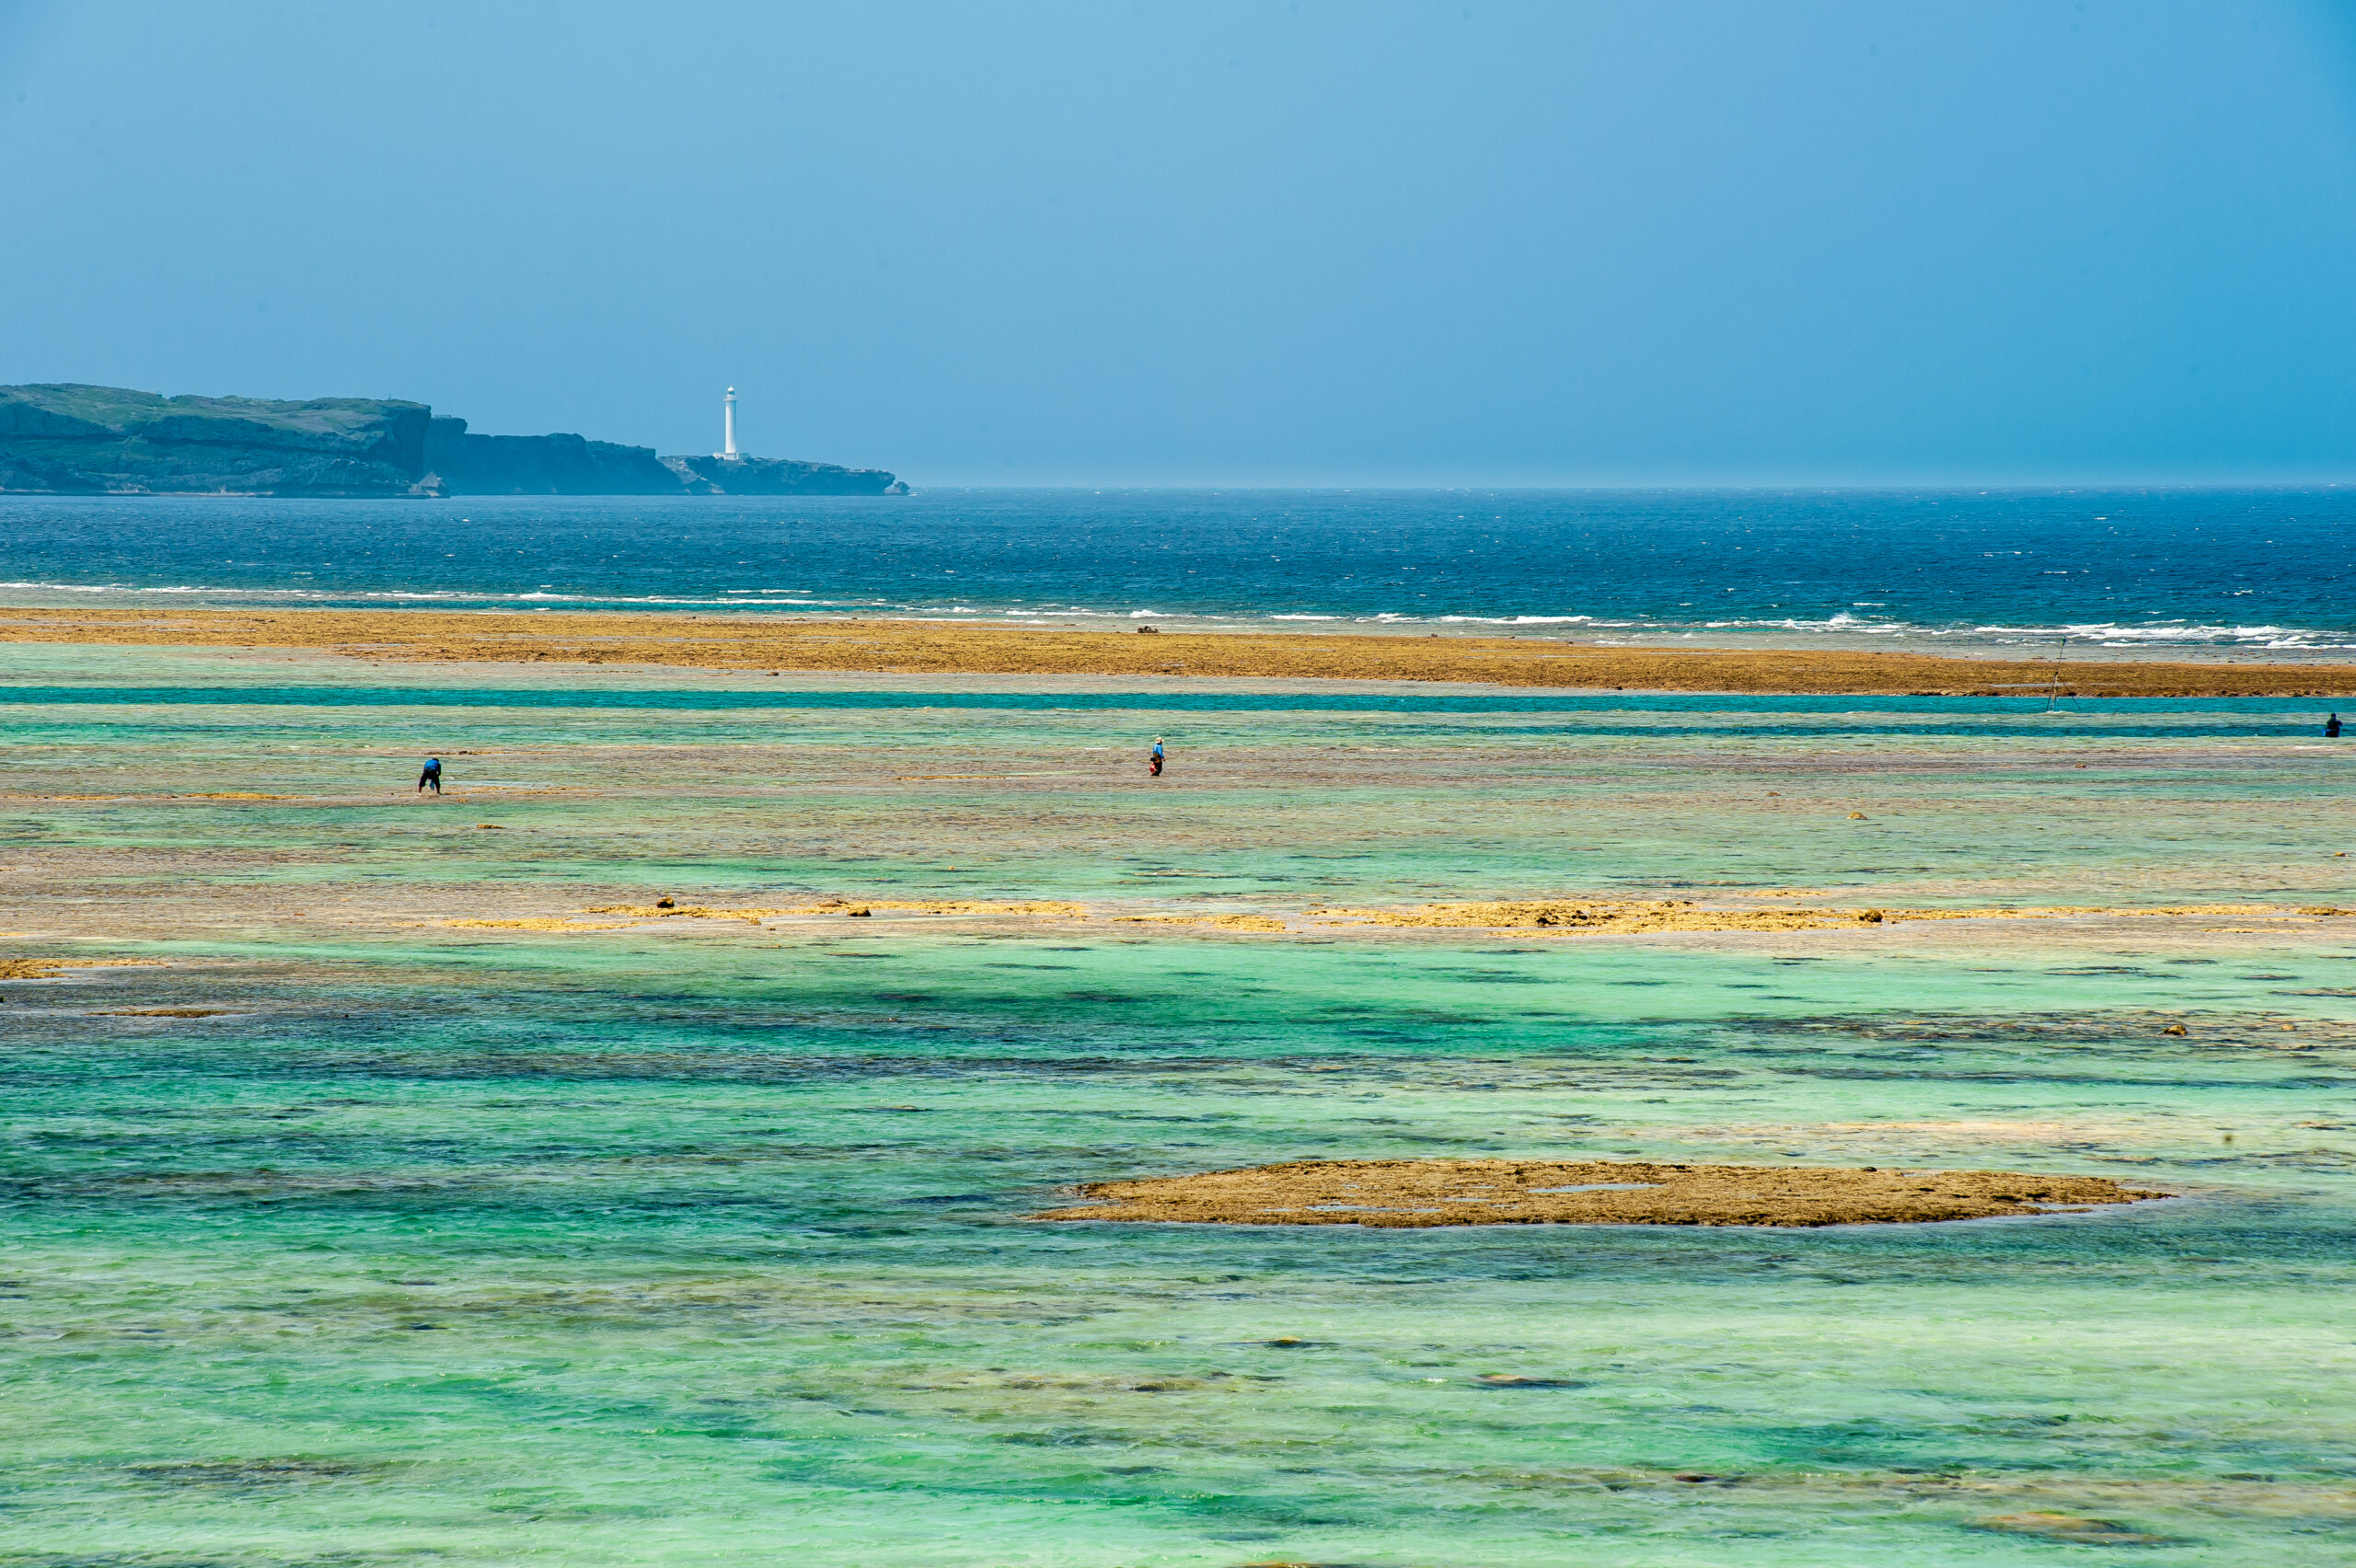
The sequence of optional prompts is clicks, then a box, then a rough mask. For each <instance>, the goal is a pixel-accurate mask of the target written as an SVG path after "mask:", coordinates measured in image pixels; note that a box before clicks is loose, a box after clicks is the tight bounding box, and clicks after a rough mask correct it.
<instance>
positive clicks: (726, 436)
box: [712, 386, 744, 458]
mask: <svg viewBox="0 0 2356 1568" xmlns="http://www.w3.org/2000/svg"><path fill="white" fill-rule="evenodd" d="M720 434H721V444H722V446H724V447H725V448H726V450H725V451H722V452H715V453H713V454H712V455H713V456H714V457H728V458H736V457H741V456H743V455H744V454H743V453H741V452H739V451H737V450H736V388H734V387H733V386H731V387H730V388H729V389H728V396H727V398H725V399H723V400H722V403H721V405H720Z"/></svg>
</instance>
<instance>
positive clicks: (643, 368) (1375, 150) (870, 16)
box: [0, 0, 2356, 484]
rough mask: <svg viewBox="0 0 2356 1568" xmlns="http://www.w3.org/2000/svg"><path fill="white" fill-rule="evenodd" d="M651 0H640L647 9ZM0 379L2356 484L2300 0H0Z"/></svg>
mask: <svg viewBox="0 0 2356 1568" xmlns="http://www.w3.org/2000/svg"><path fill="white" fill-rule="evenodd" d="M658 12H659V14H658ZM0 212H5V213H6V214H7V221H6V223H5V224H0V297H5V298H6V300H7V301H8V302H9V304H8V307H7V309H6V311H5V312H0V381H11V382H16V381H63V380H75V381H95V382H103V383H110V384H118V385H124V386H139V387H145V388H150V389H154V390H159V391H167V392H185V391H196V392H244V393H252V394H258V395H264V396H274V397H311V396H320V395H326V394H337V393H347V394H367V395H376V396H398V397H406V398H418V399H421V400H423V401H427V402H431V403H433V405H434V406H435V408H436V409H440V410H441V411H444V412H449V413H458V414H464V415H466V416H467V417H468V419H470V420H471V421H474V426H475V428H476V429H478V430H487V431H498V432H525V433H533V432H545V431H553V430H568V431H579V432H583V433H584V434H587V435H591V436H595V437H600V438H604V439H609V440H622V441H629V442H635V443H640V444H651V445H655V446H658V447H660V448H661V449H662V450H664V451H666V452H670V451H699V450H701V451H709V450H710V449H711V448H712V447H713V446H714V445H715V444H716V443H717V440H718V422H719V420H718V404H719V394H720V391H721V388H722V386H725V385H726V384H728V383H731V382H733V383H734V384H736V385H737V386H738V387H739V388H740V391H741V394H742V396H743V398H744V412H743V426H744V435H745V445H746V446H747V447H748V449H750V450H752V451H755V452H756V453H761V454H765V455H791V456H800V457H818V458H825V459H829V460H834V461H840V462H848V463H858V464H873V465H878V466H882V467H891V468H895V469H896V470H898V471H900V472H902V473H904V474H906V475H907V476H909V477H910V478H912V479H915V480H916V481H918V482H920V483H928V484H942V483H953V482H976V483H1011V482H1022V483H1029V482H1047V483H1058V482H1064V483H1108V482H1129V483H1214V484H1242V483H1253V482H1261V483H1334V482H1340V483H1364V484H1373V483H1575V484H1577V483H1613V482H1638V483H1662V482H1667V483H1725V482H1752V481H1759V482H1787V481H1822V482H1860V483H1874V482H1893V481H1894V482H1917V481H1930V482H1936V481H1943V480H1946V481H1964V482H1977V483H1986V482H1992V481H2007V480H2016V481H2027V482H2042V481H2053V480H2088V479H2105V478H2114V479H2115V478H2130V479H2133V478H2151V479H2178V480H2181V479H2218V480H2240V479H2286V480H2287V479H2308V478H2333V479H2339V478H2356V289H2351V287H2350V281H2351V279H2356V27H2351V26H2350V22H2349V18H2348V12H2347V8H2346V7H2344V6H2328V5H2321V4H2315V3H2308V0H2300V3H2294V0H2239V3H2236V4H2231V5H2219V4H2213V3H2204V4H2171V3H2168V0H2138V3H2134V4H2125V3H2118V0H2038V3H2034V4H2021V3H2013V0H1973V3H1969V4H1960V3H1959V4H1938V3H1925V4H1907V5H1897V4H1891V5H1887V6H1868V5H1856V4H1816V3H1809V0H1790V3H1787V4H1778V5H1760V4H1754V3H1709V4H1689V3H1680V0H1657V3H1651V4H1643V5H1638V4H1634V3H1633V0H1631V3H1628V4H1614V5H1588V4H1577V3H1573V0H1558V3H1554V4H1537V5H1523V4H1500V3H1497V0H1472V3H1471V4H1430V5H1426V4H1384V3H1380V0H1347V3H1343V0H1266V3H1258V4H1228V3H1222V0H1185V3H1184V4H1166V3H1162V0H1105V3H1101V4H1059V3H1057V4H1050V3H1041V4H1032V5H1014V4H1000V5H980V4H971V3H964V4H947V3H943V4H929V3H913V0H910V3H902V0H869V3H866V4H857V5H851V4H844V5H807V6H803V5H776V6H760V5H756V4H750V3H740V4H736V5H729V6H693V5H670V6H663V7H649V6H636V5H633V6H620V5H606V4H600V3H597V0H573V3H571V4H566V5H560V6H559V5H534V4H505V5H482V4H471V5H439V4H433V3H430V0H427V3H417V4H406V5H403V6H342V5H330V6H320V5H317V4H304V5H271V4H250V5H241V4H224V5H217V6H187V5H136V4H117V3H113V0H87V3H84V4H65V3H63V0H59V3H51V0H0Z"/></svg>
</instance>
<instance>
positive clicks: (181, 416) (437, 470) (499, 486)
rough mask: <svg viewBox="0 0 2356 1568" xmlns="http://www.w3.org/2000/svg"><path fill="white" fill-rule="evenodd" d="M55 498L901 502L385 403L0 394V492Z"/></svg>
mask: <svg viewBox="0 0 2356 1568" xmlns="http://www.w3.org/2000/svg"><path fill="white" fill-rule="evenodd" d="M9 490H17V491H34V492H40V493H44V494H51V495H288V496H296V495H300V496H395V495H398V496H416V495H423V496H433V495H905V494H907V486H906V485H903V484H901V483H900V482H899V481H898V479H896V478H895V477H894V476H892V475H891V474H888V473H885V472H883V470H882V469H880V468H844V467H837V466H836V465H834V464H832V463H802V462H794V461H791V460H790V459H785V458H771V457H741V458H733V459H732V458H723V457H658V456H656V455H655V453H654V449H653V447H651V446H623V445H620V444H617V443H614V442H610V441H587V440H583V438H582V437H580V436H577V435H476V434H474V433H472V432H469V431H468V429H467V421H464V420H460V419H447V418H445V419H435V418H434V417H433V409H429V408H427V407H426V406H425V405H424V404H422V403H405V402H400V401H398V400H395V399H389V398H313V399H312V400H311V401H309V402H306V403H281V402H271V401H269V400H267V399H264V398H195V397H180V398H166V397H163V396H161V395H160V394H158V393H154V392H132V391H126V390H124V389H123V388H121V387H119V386H80V385H75V384H59V385H53V386H0V491H9Z"/></svg>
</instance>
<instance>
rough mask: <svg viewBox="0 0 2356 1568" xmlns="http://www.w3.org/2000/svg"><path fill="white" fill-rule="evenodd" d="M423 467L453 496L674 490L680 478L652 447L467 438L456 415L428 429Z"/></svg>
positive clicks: (569, 438)
mask: <svg viewBox="0 0 2356 1568" xmlns="http://www.w3.org/2000/svg"><path fill="white" fill-rule="evenodd" d="M425 467H426V471H427V473H428V475H429V476H430V477H431V478H433V479H438V480H439V482H440V485H441V488H442V489H443V490H445V492H446V493H448V494H451V495H677V494H679V493H680V486H679V476H678V475H676V474H675V473H673V472H672V471H671V470H670V469H669V468H668V467H665V466H664V462H663V460H662V459H661V458H659V457H657V456H655V455H654V448H653V447H652V446H621V445H618V444H615V443H613V442H610V441H584V440H583V439H582V438H581V437H580V436H577V435H470V434H468V432H467V421H464V420H456V419H437V420H435V421H433V423H432V424H431V425H429V426H428V427H427V429H426V432H425Z"/></svg>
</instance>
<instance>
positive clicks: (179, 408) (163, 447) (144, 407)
mask: <svg viewBox="0 0 2356 1568" xmlns="http://www.w3.org/2000/svg"><path fill="white" fill-rule="evenodd" d="M431 418H432V410H430V409H427V408H426V407H425V405H424V404H422V403H404V402H399V401H396V400H393V399H390V398H313V399H311V400H310V401H308V402H302V403H282V402H272V401H269V400H267V399H263V398H194V397H181V398H165V397H160V396H158V395H157V394H156V393H153V392H130V391H125V390H123V389H121V388H120V387H114V386H78V385H74V384H70V383H68V384H62V385H54V386H0V490H47V491H52V492H56V493H64V494H84V495H88V494H102V495H103V494H113V495H125V494H128V495H139V494H156V495H162V494H188V493H192V492H193V493H206V492H210V493H216V494H217V493H226V494H233V495H413V494H423V493H429V492H427V491H424V490H421V489H420V488H419V484H418V481H419V479H420V478H421V477H422V475H423V473H424V471H425V469H424V462H425V432H426V424H427V421H429V420H430V419H431Z"/></svg>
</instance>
